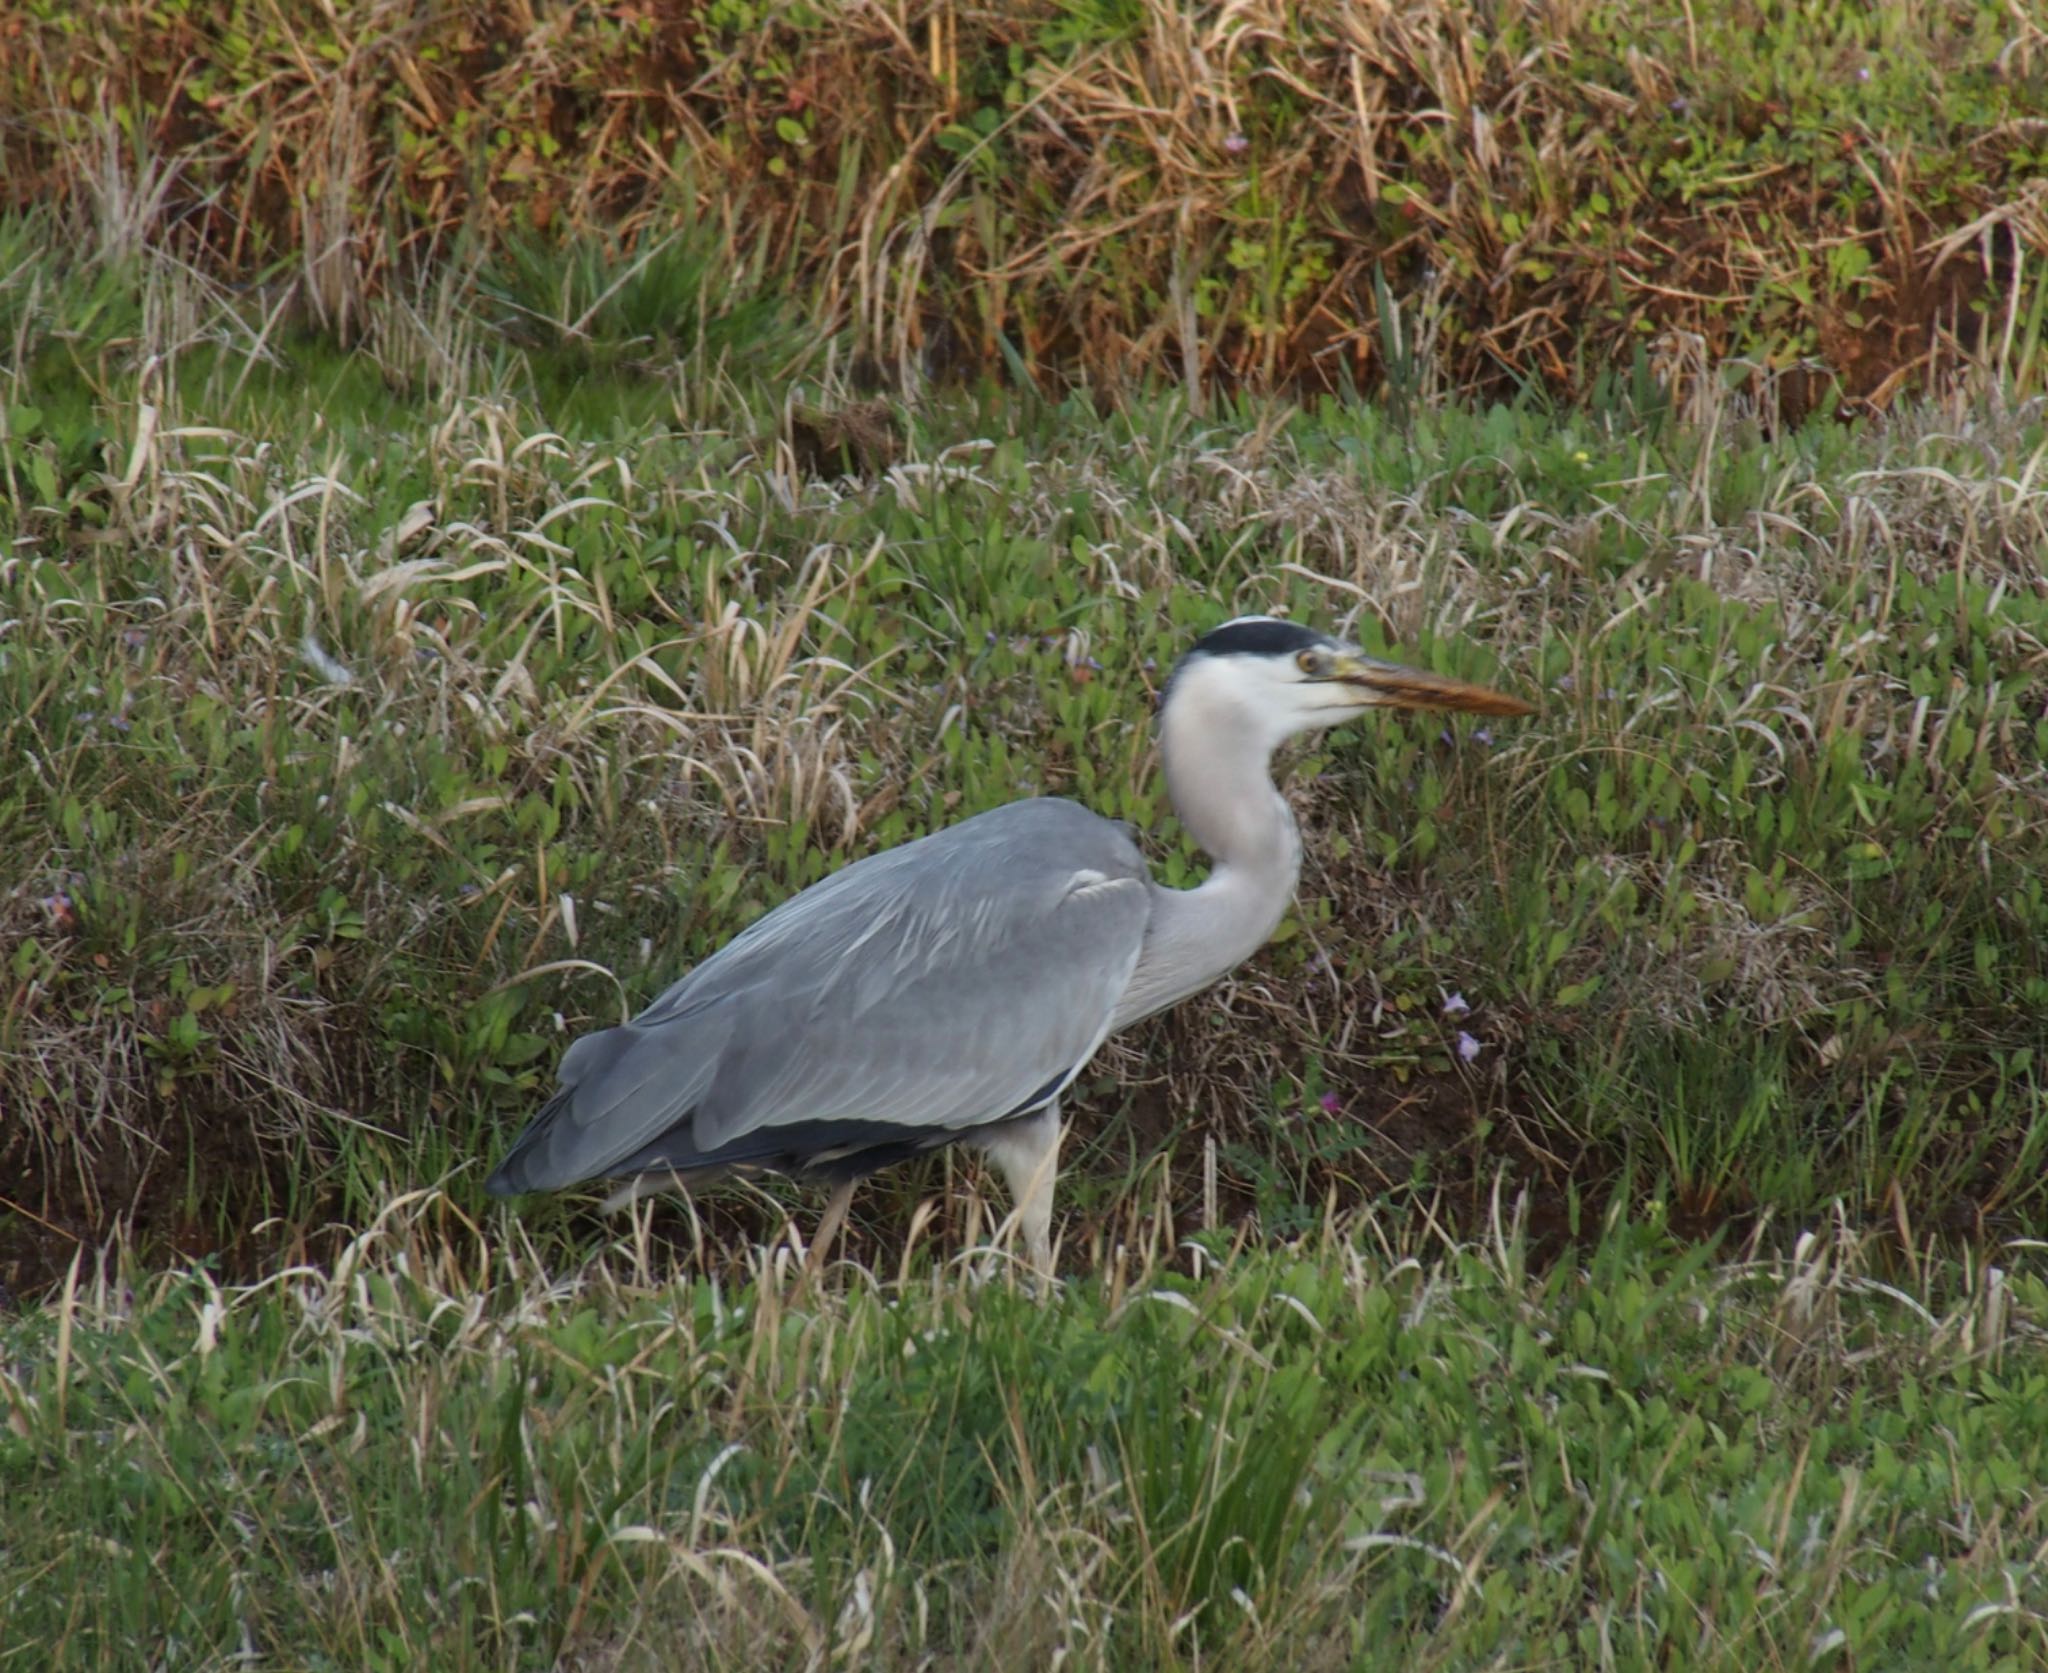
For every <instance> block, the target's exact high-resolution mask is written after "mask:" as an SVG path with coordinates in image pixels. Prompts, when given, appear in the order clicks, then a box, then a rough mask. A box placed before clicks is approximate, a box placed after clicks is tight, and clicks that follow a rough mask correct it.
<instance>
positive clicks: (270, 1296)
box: [0, 1195, 2048, 1670]
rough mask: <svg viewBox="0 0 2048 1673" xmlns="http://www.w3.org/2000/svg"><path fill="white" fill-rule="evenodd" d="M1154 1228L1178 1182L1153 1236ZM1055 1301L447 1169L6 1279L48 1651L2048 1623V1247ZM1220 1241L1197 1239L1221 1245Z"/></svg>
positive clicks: (1303, 1644)
mask: <svg viewBox="0 0 2048 1673" xmlns="http://www.w3.org/2000/svg"><path fill="white" fill-rule="evenodd" d="M1161 1230H1162V1228H1160V1227H1158V1226H1156V1225H1155V1226H1153V1227H1152V1228H1151V1231H1152V1233H1153V1234H1154V1236H1155V1237H1156V1236H1157V1235H1158V1234H1159V1233H1160V1231H1161ZM1097 1253H1098V1258H1099V1270H1100V1271H1101V1272H1102V1273H1103V1274H1104V1276H1103V1277H1102V1278H1101V1279H1100V1280H1097V1279H1095V1278H1090V1279H1088V1280H1086V1281H1083V1282H1080V1283H1077V1284H1076V1285H1074V1286H1072V1287H1071V1288H1070V1289H1069V1290H1068V1291H1067V1292H1066V1293H1065V1294H1063V1295H1061V1296H1059V1297H1057V1298H1056V1299H1055V1300H1053V1301H1052V1302H1051V1303H1050V1304H1048V1305H1043V1306H1041V1305H1038V1304H1035V1303H1033V1302H1031V1301H1029V1300H1027V1299H1025V1298H1024V1297H1022V1296H1019V1295H1016V1294H1013V1293H1011V1292H1009V1291H1008V1290H1006V1289H1005V1288H1004V1287H1003V1286H1002V1285H1001V1284H999V1283H998V1284H994V1285H989V1286H977V1285H975V1284H974V1283H973V1282H971V1281H970V1280H969V1278H968V1277H966V1276H965V1275H964V1274H963V1273H962V1272H961V1271H960V1270H958V1269H956V1268H953V1267H951V1266H949V1265H945V1264H932V1265H927V1264H926V1262H925V1260H924V1257H923V1255H922V1254H920V1255H919V1256H917V1257H915V1258H913V1259H912V1260H910V1261H909V1262H907V1275H906V1277H905V1279H904V1280H903V1281H902V1282H901V1283H900V1285H897V1284H891V1285H888V1286H884V1287H874V1286H872V1285H871V1283H870V1282H869V1281H867V1280H864V1279H862V1278H861V1277H860V1276H859V1275H858V1274H853V1273H848V1274H846V1275H845V1277H844V1280H843V1282H844V1288H843V1289H836V1290H834V1291H833V1292H831V1293H827V1294H823V1295H818V1294H811V1293H808V1292H806V1291H804V1290H803V1289H801V1288H800V1287H798V1288H792V1287H791V1281H790V1272H791V1265H790V1261H789V1257H788V1254H787V1251H774V1252H770V1251H764V1250H756V1251H754V1253H753V1255H752V1257H751V1260H750V1262H749V1266H748V1282H747V1283H745V1284H744V1285H742V1286H740V1287H738V1288H733V1289H728V1288H726V1287H725V1286H723V1285H721V1284H719V1283H717V1282H715V1281H710V1280H700V1281H697V1282H695V1283H684V1284H683V1285H681V1286H679V1287H678V1286H675V1285H672V1284H670V1283H669V1282H667V1281H666V1273H665V1271H664V1262H663V1261H662V1259H661V1258H660V1257H659V1256H658V1255H656V1254H654V1253H652V1251H651V1249H650V1246H649V1245H648V1244H647V1243H646V1241H645V1240H644V1236H643V1237H642V1238H641V1239H637V1240H636V1239H635V1238H634V1237H630V1236H629V1237H628V1238H627V1239H626V1240H624V1241H623V1242H622V1243H621V1244H619V1245H617V1246H615V1247H613V1248H612V1249H610V1250H608V1251H606V1252H604V1253H603V1254H601V1255H599V1256H598V1257H596V1258H595V1259H592V1260H589V1261H587V1262H585V1263H582V1264H578V1265H576V1266H573V1267H563V1266H561V1265H558V1264H555V1263H553V1262H551V1261H549V1260H547V1259H545V1258H543V1257H541V1256H540V1255H538V1254H536V1253H535V1252H534V1251H533V1250H532V1249H531V1248H530V1247H529V1246H526V1245H524V1244H522V1243H520V1242H519V1241H518V1240H516V1239H504V1238H500V1237H498V1236H495V1235H489V1236H486V1235H482V1234H481V1233H480V1232H479V1231H478V1230H477V1229H476V1228H473V1227H471V1226H469V1225H468V1224H467V1223H466V1222H465V1220H464V1217H463V1215H462V1213H461V1212H460V1210H459V1209H458V1208H456V1207H455V1206H454V1205H452V1204H450V1203H449V1202H448V1201H447V1200H446V1199H444V1198H440V1197H438V1196H433V1195H427V1196H425V1197H422V1198H416V1199H412V1200H409V1201H406V1202H403V1203H398V1204H394V1205H392V1206H391V1207H390V1208H389V1210H387V1212H386V1213H385V1215H384V1216H383V1217H382V1218H381V1219H380V1220H379V1222H378V1224H377V1226H376V1227H375V1228H374V1229H373V1230H372V1231H371V1232H369V1233H368V1234H366V1235H364V1236H362V1237H361V1238H359V1239H356V1240H355V1241H353V1242H351V1243H350V1245H349V1246H348V1247H347V1249H346V1250H345V1251H344V1252H343V1253H342V1255H341V1257H340V1259H339V1260H338V1261H337V1262H336V1263H334V1265H333V1266H331V1267H323V1268H319V1269H310V1268H307V1269H297V1270H293V1271H288V1272H284V1273H281V1274H279V1275H278V1276H277V1277H276V1278H274V1279H273V1280H272V1281H270V1282H267V1283H265V1284H262V1285H259V1286H257V1287H254V1288H250V1289H234V1288H222V1287H219V1286H217V1285H215V1284H214V1283H213V1282H211V1281H210V1280H208V1279H207V1278H205V1277H203V1276H200V1275H197V1274H191V1273H186V1274H168V1275H151V1276H131V1275H130V1274H128V1273H127V1272H125V1271H120V1272H110V1273H102V1274H100V1275H97V1276H96V1275H95V1274H94V1273H93V1272H92V1271H91V1270H89V1269H88V1270H86V1271H83V1272H81V1273H80V1274H78V1275H76V1277H75V1281H74V1282H73V1283H71V1284H68V1285H67V1286H66V1287H65V1289H64V1291H63V1293H62V1295H61V1297H60V1298H59V1299H58V1300H57V1302H56V1303H55V1304H54V1305H53V1306H52V1307H51V1308H49V1309H48V1310H46V1311H45V1312H43V1313H42V1314H41V1315H39V1316H37V1317H34V1318H30V1319H25V1320H24V1319H16V1320H0V1504H4V1506H5V1512H4V1515H0V1556H4V1558H5V1561H4V1563H0V1637H4V1641H5V1643H6V1644H7V1646H8V1648H9V1650H10V1651H11V1652H12V1653H13V1654H14V1655H15V1656H17V1657H26V1658H27V1659H28V1660H29V1661H30V1662H33V1664H34V1665H37V1666H40V1667H50V1668H88V1667H114V1666H136V1665H143V1664H157V1663H176V1664H177V1665H181V1666H195V1667H215V1666H226V1665H240V1664H243V1663H244V1662H246V1661H248V1660H250V1659H252V1658H253V1659H255V1660H258V1661H261V1662H263V1663H265V1664H269V1663H273V1662H274V1663H276V1664H278V1665H290V1666H304V1667H337V1668H339V1667H348V1668H358V1667H415V1666H419V1665H421V1664H422V1663H423V1662H431V1663H432V1664H433V1665H435V1666H437V1667H451V1668H453V1667H465V1668H466V1667H548V1666H558V1667H591V1668H595V1667H605V1668H641V1667H645V1668H655V1667H673V1666H676V1665H679V1664H687V1665H690V1666H697V1667H729V1668H735V1669H738V1668H750V1669H751V1668H760V1667H768V1666H786V1667H799V1666H812V1667H815V1666H828V1665H839V1664H842V1663H845V1664H854V1665H862V1666H876V1667H896V1666H902V1667H911V1666H923V1665H929V1664H930V1659H931V1658H937V1659H938V1660H939V1661H940V1662H942V1663H943V1664H945V1665H952V1666H965V1667H996V1666H1002V1667H1017V1666H1040V1665H1048V1664H1050V1663H1051V1662H1052V1661H1053V1659H1054V1658H1055V1657H1061V1658H1064V1664H1065V1665H1078V1666H1082V1667H1103V1668H1110V1667H1115V1668H1126V1667H1136V1666H1144V1667H1176V1666H1184V1667H1197V1666H1287V1667H1299V1668H1318V1667H1403V1668H1445V1669H1449V1668H1470V1667H1486V1666H1515V1667H1532V1668H1547V1667H1557V1668H1565V1667H1570V1668H1584V1667H1617V1668H1635V1667H1653V1666H1654V1667H1684V1668H1726V1669H1734V1668H1754V1667H1802V1668H1803V1667H1823V1668H1844V1669H1846V1668H1851V1667H1859V1668H1860V1667H1894V1666H1897V1667H1904V1666H1913V1667H1935V1666H1939V1667H1944V1668H1958V1669H2013V1670H2017V1669H2021V1668H2025V1667H2031V1666H2037V1665H2039V1664H2040V1662H2041V1660H2042V1658H2043V1657H2044V1656H2048V1589H2044V1585H2048V1582H2044V1578H2043V1576H2044V1573H2048V1571H2044V1569H2043V1566H2042V1564H2041V1561H2040V1547H2041V1542H2042V1539H2043V1528H2042V1526H2041V1520H2040V1497H2039V1493H2038V1487H2039V1483H2040V1481H2041V1479H2042V1477H2043V1473H2044V1471H2048V1374H2044V1371H2043V1363H2044V1356H2043V1354H2042V1352H2041V1350H2042V1346H2043V1342H2044V1331H2048V1284H2044V1280H2043V1274H2042V1272H2041V1270H2040V1262H2039V1246H2038V1245H2035V1246H2032V1247H2030V1248H2024V1249H2014V1250H2009V1251H2005V1252H2002V1253H2001V1254H2000V1255H1999V1256H1998V1257H1997V1259H1996V1261H1995V1262H1994V1263H1987V1264H1984V1265H1973V1266H1966V1267H1950V1266H1936V1267H1930V1268H1928V1269H1927V1270H1925V1271H1924V1272H1921V1273H1918V1274H1915V1275H1911V1276H1900V1278H1899V1281H1898V1283H1897V1284H1894V1283H1891V1282H1886V1281H1881V1280H1880V1279H1878V1278H1877V1277H1876V1276H1874V1275H1873V1273H1872V1270H1871V1268H1870V1265H1869V1257H1868V1251H1867V1250H1866V1249H1865V1247H1864V1246H1863V1245H1862V1243H1861V1242H1860V1241H1859V1240H1858V1239H1857V1238H1855V1237H1852V1236H1848V1235H1845V1234H1840V1233H1834V1234H1825V1233H1824V1234H1822V1235H1820V1236H1817V1237H1816V1236H1807V1237H1803V1238H1801V1239H1799V1240H1798V1242H1797V1244H1796V1247H1795V1248H1793V1249H1792V1250H1791V1251H1790V1252H1789V1253H1788V1254H1786V1255H1785V1256H1782V1257H1763V1256H1757V1255H1753V1254H1752V1255H1750V1256H1748V1257H1746V1258H1740V1259H1735V1260H1732V1261H1729V1262H1726V1263H1722V1264H1714V1263H1709V1262H1708V1261H1707V1260H1706V1259H1705V1258H1704V1252H1696V1253H1694V1254H1692V1255H1679V1254H1676V1253H1674V1245H1673V1242H1672V1240H1671V1239H1670V1238H1669V1236H1668V1235H1667V1233H1666V1232H1665V1230H1664V1229H1663V1228H1662V1227H1659V1226H1655V1225H1628V1224H1621V1225H1616V1226H1612V1227H1609V1228H1607V1229H1606V1230H1605V1232H1604V1233H1601V1234H1599V1235H1597V1236H1595V1237H1593V1238H1592V1239H1591V1240H1590V1241H1589V1243H1588V1246H1587V1250H1586V1258H1585V1261H1584V1264H1583V1265H1578V1264H1573V1265H1566V1266H1559V1267H1555V1268H1553V1269H1551V1270H1550V1271H1549V1272H1548V1273H1547V1274H1542V1275H1537V1274H1532V1272H1531V1271H1530V1269H1529V1266H1528V1263H1527V1259H1526V1251H1525V1247H1524V1243H1523V1240H1522V1237H1521V1234H1520V1231H1519V1228H1518V1227H1517V1226H1516V1225H1515V1224H1514V1223H1513V1222H1512V1221H1511V1220H1508V1221H1496V1222H1495V1223H1494V1225H1493V1226H1492V1227H1491V1229H1490V1231H1489V1233H1488V1235H1487V1236H1486V1238H1485V1239H1484V1240H1483V1241H1482V1242H1480V1243H1477V1244H1474V1245H1470V1246H1453V1245H1448V1244H1445V1243H1442V1242H1440V1241H1438V1240H1436V1239H1434V1238H1432V1237H1430V1236H1429V1235H1427V1234H1423V1233H1418V1232H1417V1231H1416V1230H1414V1229H1413V1223H1412V1222H1410V1223H1403V1224H1397V1225H1390V1224H1388V1223H1385V1222H1381V1221H1377V1220H1367V1221H1365V1222H1362V1223H1358V1224H1350V1225H1346V1226H1344V1227H1342V1228H1341V1229H1339V1228H1336V1227H1330V1228H1326V1229H1325V1230H1324V1231H1323V1232H1321V1233H1320V1234H1318V1235H1315V1236H1311V1237H1310V1238H1308V1239H1307V1240H1305V1241H1304V1242H1303V1243H1301V1244H1300V1245H1298V1246H1294V1247H1273V1248H1268V1249H1265V1250H1263V1251H1260V1252H1256V1253H1253V1254H1249V1255H1242V1256H1239V1257H1236V1258H1231V1259H1225V1260H1224V1261H1223V1262H1222V1263H1221V1264H1214V1263H1211V1262H1209V1261H1205V1260H1201V1259H1197V1260H1196V1262H1195V1267H1196V1271H1197V1272H1198V1274H1199V1275H1198V1276H1195V1277H1189V1276H1187V1275H1185V1273H1184V1272H1183V1273H1181V1274H1175V1273H1172V1272H1168V1271H1164V1270H1161V1269H1159V1268H1156V1267H1151V1266H1147V1265H1146V1264H1145V1263H1144V1261H1143V1259H1142V1257H1141V1256H1140V1257H1137V1258H1136V1259H1133V1258H1129V1257H1126V1256H1124V1255H1120V1254H1115V1253H1112V1252H1110V1251H1106V1250H1105V1251H1098V1252H1097ZM1182 1264H1183V1265H1184V1264H1185V1263H1184V1262H1183V1263H1182Z"/></svg>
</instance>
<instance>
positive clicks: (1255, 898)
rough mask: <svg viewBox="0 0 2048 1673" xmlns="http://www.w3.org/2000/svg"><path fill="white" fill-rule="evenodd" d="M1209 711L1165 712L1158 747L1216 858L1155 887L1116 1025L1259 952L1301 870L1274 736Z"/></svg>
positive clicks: (1172, 786)
mask: <svg viewBox="0 0 2048 1673" xmlns="http://www.w3.org/2000/svg"><path fill="white" fill-rule="evenodd" d="M1206 708H1207V705H1203V704H1197V703H1185V704H1177V705H1176V706H1174V707H1172V708H1169V710H1168V711H1167V714H1166V716H1165V718H1164V720H1163V721H1162V723H1161V729H1160V737H1159V746H1160V753H1161V755H1162V756H1163V758H1164V760H1165V765H1166V793H1167V795H1168V797H1170V798H1171V800H1172V802H1173V807H1174V811H1175V812H1176V813H1178V814H1179V815H1180V820H1181V823H1182V824H1183V825H1185V826H1186V827H1187V828H1188V832H1189V834H1190V835H1191V836H1193V837H1194V839H1195V841H1196V842H1198V843H1200V844H1201V846H1202V849H1203V851H1204V852H1205V853H1206V854H1208V856H1209V858H1210V859H1211V861H1213V862H1214V864H1213V867H1212V869H1211V870H1210V873H1209V878H1208V881H1207V882H1205V883H1203V884H1201V885H1200V886H1199V887H1198V888H1193V889H1165V888H1156V887H1155V888H1154V890H1153V898H1152V921H1151V923H1150V925H1149V926H1148V928H1147V931H1146V935H1145V950H1144V954H1143V956H1142V957H1141V958H1140V959H1139V961H1138V969H1137V971H1136V972H1135V974H1134V975H1133V977H1132V980H1131V986H1130V988H1129V990H1128V991H1127V992H1126V993H1125V995H1124V999H1123V1002H1122V1004H1120V1005H1119V1006H1118V1007H1117V1017H1116V1024H1115V1026H1116V1027H1119V1028H1122V1027H1125V1026H1127V1025H1128V1024H1130V1023H1132V1022H1135V1021H1137V1020H1138V1018H1140V1017H1144V1016H1150V1015H1151V1014H1152V1013H1153V1012H1154V1011H1159V1010H1163V1009H1165V1008H1166V1007H1167V1006H1168V1005H1171V1004H1173V1003H1174V1002H1175V1001H1176V1000H1179V999H1185V998H1186V997H1187V996H1188V995H1189V994H1191V993H1198V992H1200V991H1201V990H1202V989H1203V988H1205V987H1207V986H1208V985H1209V984H1210V983H1211V982H1213V981H1215V980H1216V978H1217V977H1219V976H1221V975H1222V974H1223V973H1224V972H1225V971H1227V970H1229V969H1231V968H1232V967H1233V966H1235V965H1238V964H1241V963H1242V962H1243V961H1244V960H1245V959H1247V958H1249V957H1250V956H1251V955H1252V954H1253V953H1255V952H1257V951H1258V949H1259V948H1260V947H1262V946H1264V945H1265V944H1266V941H1267V939H1268V938H1269V937H1270V936H1271V935H1272V933H1273V931H1274V929H1275V928H1276V927H1277V926H1278V925H1279V922H1280V919H1281V917H1282V915H1283V914H1284V913H1285V912H1286V911H1287V905H1288V902H1289V901H1291V900H1292V899H1293V898H1294V885H1295V883H1296V881H1297V880H1298V879H1299V878H1300V876H1301V837H1300V833H1299V832H1297V831H1296V829H1295V826H1294V814H1293V813H1292V811H1291V810H1290V809H1289V808H1288V806H1287V803H1286V801H1285V799H1284V798H1283V797H1282V796H1281V794H1280V792H1279V791H1278V790H1277V789H1275V788H1274V786H1273V778H1272V768H1271V762H1272V756H1273V747H1274V742H1275V740H1274V739H1273V738H1271V737H1270V736H1267V735H1265V734H1264V733H1262V732H1261V731H1259V730H1257V729H1256V728H1254V727H1252V726H1250V725H1248V724H1245V723H1243V722H1241V721H1235V717H1232V716H1230V715H1228V714H1217V713H1213V712H1205V709H1206ZM1234 722H1235V723H1234Z"/></svg>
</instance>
